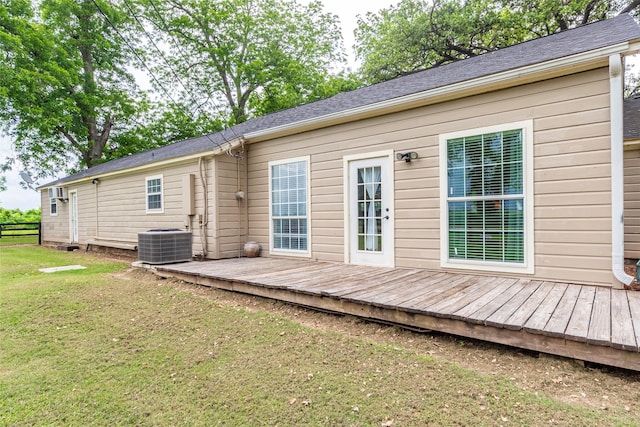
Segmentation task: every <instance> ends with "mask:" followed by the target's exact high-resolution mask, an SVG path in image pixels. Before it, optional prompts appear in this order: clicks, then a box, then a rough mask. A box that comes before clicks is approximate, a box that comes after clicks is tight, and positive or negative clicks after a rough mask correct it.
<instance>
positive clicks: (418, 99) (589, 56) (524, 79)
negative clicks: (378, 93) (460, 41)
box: [244, 42, 640, 142]
mask: <svg viewBox="0 0 640 427" xmlns="http://www.w3.org/2000/svg"><path fill="white" fill-rule="evenodd" d="M630 46H631V45H630V43H628V42H625V43H620V44H617V45H613V46H607V47H603V48H600V49H595V50H591V51H588V52H583V53H579V54H576V55H572V56H566V57H564V58H559V59H554V60H551V61H546V62H540V63H537V64H533V65H529V66H526V67H520V68H516V69H513V70H508V71H503V72H500V73H496V74H491V75H488V76H484V77H479V78H476V79H471V80H466V81H463V82H459V83H454V84H450V85H447V86H441V87H437V88H434V89H430V90H426V91H423V92H418V93H414V94H411V95H406V96H403V97H398V98H393V99H389V100H386V101H381V102H377V103H375V104H369V105H364V106H362V107H357V108H353V109H351V110H346V111H338V112H335V113H331V114H327V115H324V116H320V117H314V118H311V119H307V120H301V121H299V122H295V123H290V124H286V125H282V126H275V127H272V128H269V129H265V130H261V131H257V132H250V133H247V134H245V135H244V136H245V139H246V140H247V141H248V142H259V141H264V140H268V139H273V138H277V137H282V136H286V135H291V134H295V133H300V132H303V131H309V130H314V129H318V128H322V127H326V126H331V125H335V124H340V123H346V122H350V121H355V120H359V119H363V118H368V117H374V116H378V115H382V114H388V113H390V112H396V111H402V110H407V109H410V108H416V107H418V106H424V105H429V104H434V103H437V102H443V101H447V100H451V99H455V98H460V97H462V96H468V95H469V94H477V93H482V92H488V91H491V90H496V89H503V88H506V87H509V86H514V85H516V84H524V83H531V82H534V81H537V80H543V79H549V78H553V77H558V76H562V75H566V74H571V73H577V72H581V71H586V70H588V69H590V68H593V67H594V64H595V65H598V63H601V66H602V67H606V66H607V64H608V58H609V55H612V54H621V53H626V52H629V51H630ZM635 46H636V48H637V47H638V46H640V45H638V44H635Z"/></svg>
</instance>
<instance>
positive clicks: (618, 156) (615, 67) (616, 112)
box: [609, 54, 633, 285]
mask: <svg viewBox="0 0 640 427" xmlns="http://www.w3.org/2000/svg"><path fill="white" fill-rule="evenodd" d="M623 79H624V68H623V66H622V57H621V56H620V54H614V55H610V56H609V96H610V111H611V120H610V121H611V251H612V252H611V260H612V268H613V275H614V276H615V278H616V279H617V280H619V281H620V282H622V283H623V284H625V285H628V284H630V283H631V282H632V281H633V277H632V276H629V275H628V274H627V273H625V271H624V151H623V149H624V148H623V147H624V140H623V138H624V134H623V123H622V120H623V115H622V114H623V97H624V92H623V91H624V86H623V84H624V83H623Z"/></svg>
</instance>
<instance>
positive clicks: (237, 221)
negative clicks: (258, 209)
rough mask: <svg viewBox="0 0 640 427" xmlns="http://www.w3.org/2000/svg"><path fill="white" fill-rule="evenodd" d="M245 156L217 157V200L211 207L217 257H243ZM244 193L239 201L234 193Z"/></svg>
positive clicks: (245, 202) (245, 232)
mask: <svg viewBox="0 0 640 427" xmlns="http://www.w3.org/2000/svg"><path fill="white" fill-rule="evenodd" d="M246 157H247V156H246V153H245V154H244V155H243V157H242V158H235V157H231V156H227V155H224V154H223V155H220V156H218V157H217V158H216V161H217V162H216V176H217V180H216V191H215V194H216V197H217V200H216V202H215V203H214V204H212V203H210V205H212V206H216V207H217V208H216V209H217V216H216V224H217V227H218V256H219V257H220V258H233V257H237V256H241V255H242V248H243V246H244V244H245V243H246V241H247V212H246V209H247V201H246V196H247V184H246ZM238 191H243V192H244V193H245V200H244V201H239V200H238V199H237V198H236V193H237V192H238Z"/></svg>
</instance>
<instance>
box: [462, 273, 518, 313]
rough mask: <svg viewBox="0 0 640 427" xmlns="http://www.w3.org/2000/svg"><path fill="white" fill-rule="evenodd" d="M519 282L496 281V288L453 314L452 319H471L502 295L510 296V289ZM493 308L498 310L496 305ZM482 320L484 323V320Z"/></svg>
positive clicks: (513, 280) (508, 280) (511, 280)
mask: <svg viewBox="0 0 640 427" xmlns="http://www.w3.org/2000/svg"><path fill="white" fill-rule="evenodd" d="M517 282H518V279H510V278H503V279H494V284H495V287H494V288H493V289H491V290H490V291H488V292H486V293H483V295H480V296H479V297H476V299H472V300H471V301H470V302H469V303H468V304H467V305H465V306H464V307H461V308H459V309H458V310H457V311H454V312H453V313H451V315H450V317H451V318H452V319H458V320H464V319H469V318H470V316H471V315H472V314H473V313H475V312H477V311H478V310H480V309H482V308H483V307H486V306H488V305H489V304H491V303H492V302H495V300H496V298H498V297H499V296H500V295H505V293H507V295H509V294H508V289H509V288H511V287H512V286H513V285H515V284H516V283H517ZM509 298H511V296H509ZM491 307H495V308H494V311H495V310H496V309H497V308H498V307H496V304H492V306H491ZM491 314H493V311H492V312H491V313H489V314H488V315H487V317H488V316H490V315H491ZM482 320H483V321H484V318H483V319H482Z"/></svg>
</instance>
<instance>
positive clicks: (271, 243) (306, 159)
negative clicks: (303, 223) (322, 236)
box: [268, 156, 311, 258]
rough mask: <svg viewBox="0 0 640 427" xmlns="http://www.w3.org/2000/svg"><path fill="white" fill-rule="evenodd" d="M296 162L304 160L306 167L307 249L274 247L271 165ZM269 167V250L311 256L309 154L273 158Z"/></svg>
mask: <svg viewBox="0 0 640 427" xmlns="http://www.w3.org/2000/svg"><path fill="white" fill-rule="evenodd" d="M296 162H305V165H306V168H307V179H306V181H307V183H306V184H307V191H306V193H307V200H306V201H305V203H306V208H307V209H306V211H307V214H306V215H305V218H306V220H307V250H296V249H281V248H274V238H273V237H274V236H273V233H274V230H273V219H274V218H273V200H272V199H273V188H272V186H271V184H272V173H271V170H272V168H273V166H278V165H283V164H288V163H296ZM268 168H269V183H268V186H269V252H270V253H273V254H279V255H287V256H299V257H306V258H309V257H311V158H310V156H303V157H294V158H290V159H283V160H275V161H271V162H269V164H268Z"/></svg>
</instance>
